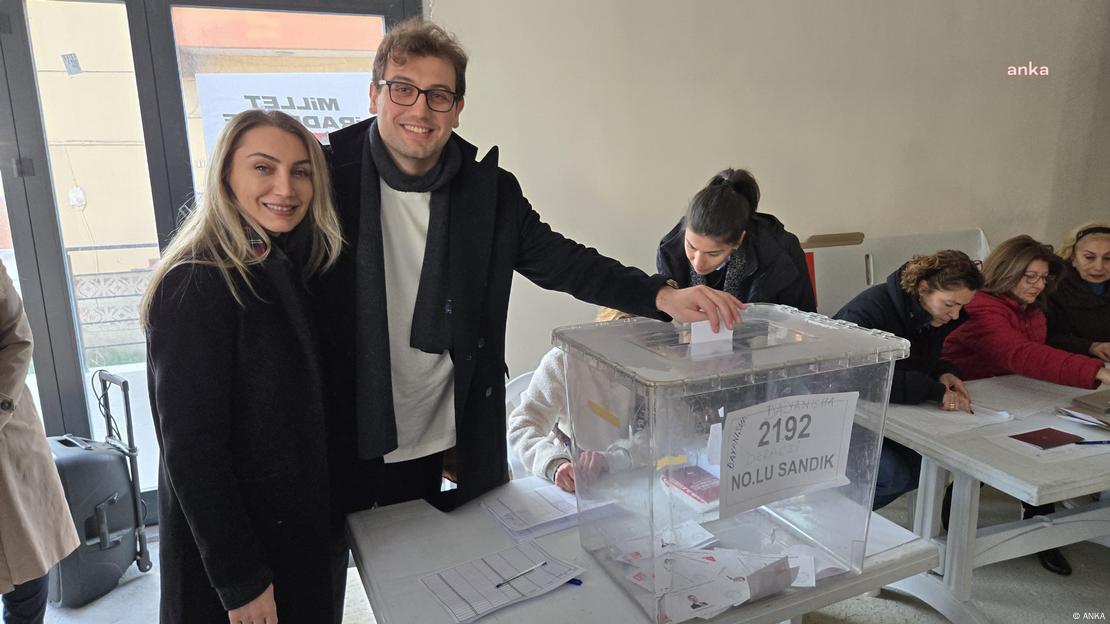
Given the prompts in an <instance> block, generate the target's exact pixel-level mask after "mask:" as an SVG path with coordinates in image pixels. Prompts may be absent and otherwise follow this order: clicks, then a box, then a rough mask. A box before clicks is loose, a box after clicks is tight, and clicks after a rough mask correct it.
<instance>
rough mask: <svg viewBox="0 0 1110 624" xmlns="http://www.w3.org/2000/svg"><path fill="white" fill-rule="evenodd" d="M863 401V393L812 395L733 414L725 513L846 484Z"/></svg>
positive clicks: (724, 474)
mask: <svg viewBox="0 0 1110 624" xmlns="http://www.w3.org/2000/svg"><path fill="white" fill-rule="evenodd" d="M858 399H859V393H858V392H838V393H833V394H809V395H802V396H793V397H784V398H779V399H774V400H772V401H768V402H766V403H760V404H759V405H753V406H750V407H746V408H744V409H739V410H736V411H733V412H729V413H728V415H727V417H726V418H725V424H724V431H723V435H722V436H721V508H720V514H721V515H720V517H721V518H727V517H729V516H735V515H736V514H740V513H743V512H745V511H748V510H750V509H755V508H756V507H759V506H761V505H765V504H767V503H771V502H774V501H777V500H782V499H785V498H790V497H792V496H797V495H799V494H805V493H807V492H814V491H817V490H822V489H825V488H831V487H838V486H841V485H844V484H845V483H847V482H848V479H847V477H846V475H845V471H846V469H847V465H848V464H847V458H848V446H849V444H850V443H851V439H852V422H853V419H854V416H855V412H856V401H857V400H858Z"/></svg>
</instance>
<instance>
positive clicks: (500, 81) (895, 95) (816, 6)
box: [425, 0, 1110, 374]
mask: <svg viewBox="0 0 1110 624" xmlns="http://www.w3.org/2000/svg"><path fill="white" fill-rule="evenodd" d="M425 11H426V13H427V14H428V15H429V17H431V18H432V19H435V20H436V21H438V22H440V23H442V24H443V25H444V26H446V27H447V28H448V29H449V30H451V31H453V32H455V33H456V34H457V35H458V36H459V38H460V39H461V41H462V42H463V44H464V45H465V46H466V47H467V49H468V50H469V52H470V55H471V67H470V70H469V72H468V76H467V83H468V96H467V102H466V109H465V111H464V113H463V115H462V125H461V128H460V132H461V133H462V134H463V135H464V136H465V137H467V138H468V139H469V140H471V141H473V142H475V143H477V144H478V145H479V146H481V147H483V148H488V147H490V146H492V145H499V146H500V148H501V162H502V164H503V165H504V166H505V167H507V168H508V169H509V170H511V171H513V172H514V173H516V174H517V176H518V177H519V178H520V179H521V182H522V184H523V187H524V189H525V193H526V194H527V196H528V197H529V199H530V200H531V201H532V203H533V205H534V206H535V207H536V208H537V210H539V212H540V214H541V215H542V216H543V217H544V218H545V220H547V221H548V222H549V223H551V224H552V225H553V226H554V227H555V228H556V229H557V230H559V231H562V232H563V233H565V234H567V235H569V236H571V237H573V238H576V239H578V240H580V241H583V242H586V243H588V244H591V245H593V246H596V247H598V248H599V249H601V250H602V251H603V252H605V253H607V254H609V255H612V256H614V257H616V258H618V259H620V260H622V261H624V262H626V263H629V264H634V265H637V266H640V267H641V268H644V269H646V270H653V267H654V256H653V254H654V248H655V243H656V242H657V241H658V239H659V237H660V235H661V234H663V233H664V232H666V231H667V230H668V229H669V228H670V227H671V226H672V225H673V224H674V222H675V221H676V220H677V219H678V217H679V216H680V214H681V212H682V211H683V209H684V207H685V204H686V202H687V200H688V199H689V197H690V196H691V195H693V193H694V192H695V191H696V190H697V189H698V188H700V186H701V185H702V184H704V182H705V181H706V180H707V179H708V178H709V177H710V175H711V174H713V173H714V172H715V171H716V170H718V169H720V168H723V167H725V166H742V167H747V168H750V169H752V170H753V171H754V172H755V174H756V176H757V178H758V180H759V182H760V184H761V186H762V188H763V190H764V200H763V204H762V206H761V208H762V209H765V210H766V211H767V212H771V213H773V214H775V215H777V216H778V217H779V218H780V219H782V220H783V221H784V222H785V223H786V225H787V227H788V228H789V229H791V230H792V231H794V232H795V233H797V234H798V235H799V236H801V237H802V238H804V237H806V236H808V235H810V234H815V233H822V232H836V231H851V230H860V231H863V232H865V233H866V234H867V236H869V237H875V236H888V235H901V234H912V233H915V232H937V231H943V230H950V229H963V228H968V227H982V228H983V229H984V230H985V231H986V233H987V236H988V237H989V238H990V240H992V241H994V242H999V241H1001V240H1003V239H1005V238H1007V237H1009V236H1012V235H1015V234H1018V233H1022V232H1026V233H1029V234H1031V235H1033V236H1036V237H1042V238H1045V239H1046V240H1048V241H1051V242H1054V243H1055V242H1058V239H1059V238H1060V236H1061V235H1062V234H1063V232H1064V231H1065V230H1066V229H1067V228H1068V227H1071V226H1072V225H1073V224H1075V223H1077V222H1079V221H1082V220H1085V219H1087V218H1090V217H1092V216H1093V215H1095V214H1103V215H1105V214H1107V211H1108V208H1107V202H1106V197H1107V196H1108V194H1110V176H1108V175H1107V174H1106V172H1107V171H1108V170H1110V141H1108V140H1107V139H1108V134H1110V133H1108V130H1110V79H1108V78H1107V75H1108V72H1107V69H1108V62H1107V61H1108V59H1110V37H1108V36H1107V35H1108V33H1110V3H1106V2H1104V1H1101V0H1089V1H1074V2H1052V1H1049V0H1041V1H1025V2H1014V1H1011V0H989V1H983V2H975V3H967V2H960V1H959V0H937V1H933V2H919V1H917V0H896V1H891V2H887V1H877V0H853V1H847V2H835V3H833V2H827V3H826V2H802V1H786V2H782V1H771V0H767V1H759V2H737V1H735V0H703V1H700V2H696V3H687V2H660V1H645V0H604V1H602V2H597V1H585V0H566V1H560V2H551V1H539V0H431V1H429V2H427V3H426V8H425ZM1030 61H1031V62H1033V63H1034V64H1035V65H1037V66H1047V67H1048V68H1049V72H1050V75H1049V76H1047V77H1036V78H1032V77H1010V76H1007V67H1008V66H1011V65H1026V64H1027V63H1028V62H1030ZM925 251H928V250H925ZM592 314H593V310H592V309H591V308H590V307H589V306H586V305H584V304H580V303H577V302H575V301H573V300H572V299H570V298H569V297H567V296H565V295H561V294H555V293H548V292H545V291H542V290H540V289H539V288H536V287H535V286H533V285H531V284H529V283H527V282H526V281H525V280H523V279H521V278H518V283H517V284H515V285H514V298H513V303H512V307H511V311H510V323H509V353H508V364H509V367H510V370H511V371H512V372H513V373H514V374H515V373H519V372H522V371H524V370H527V369H529V368H532V367H533V366H534V365H535V364H536V363H537V362H538V361H539V358H540V356H541V355H542V353H543V352H544V351H545V350H546V349H547V348H548V345H549V335H550V330H551V328H552V327H556V326H559V325H564V324H568V323H574V322H581V321H585V320H588V319H590V318H591V317H592Z"/></svg>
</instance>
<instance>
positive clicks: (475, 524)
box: [347, 477, 939, 624]
mask: <svg viewBox="0 0 1110 624" xmlns="http://www.w3.org/2000/svg"><path fill="white" fill-rule="evenodd" d="M543 484H544V482H542V481H540V480H539V479H536V478H534V477H533V478H530V479H521V480H516V481H512V482H510V483H509V484H507V485H505V486H503V487H502V488H498V489H497V490H494V491H493V492H491V493H489V494H487V495H486V496H496V495H499V494H502V493H505V492H507V491H512V490H529V489H533V488H535V487H537V486H539V485H543ZM477 503H478V501H473V502H471V503H469V504H467V505H465V506H463V507H461V508H459V509H457V510H455V511H453V512H451V513H449V514H445V513H442V512H440V511H438V510H436V509H435V508H434V507H432V506H431V505H429V504H427V503H426V502H424V501H422V500H421V501H410V502H407V503H401V504H399V505H391V506H389V507H381V508H378V509H371V510H367V511H362V512H358V513H355V514H351V515H350V516H348V517H347V532H348V535H349V537H350V543H351V547H352V551H353V552H354V557H355V562H356V564H357V565H358V569H359V573H360V574H361V575H362V581H363V585H364V587H365V589H366V595H367V597H368V598H369V600H370V606H371V608H372V609H373V610H374V614H375V616H376V617H377V621H378V622H381V623H382V624H416V623H429V624H430V623H445V624H450V623H451V622H452V619H451V617H450V616H449V615H448V614H447V612H446V611H445V610H444V609H443V607H441V606H440V605H439V603H438V602H436V600H435V598H434V597H433V596H432V595H431V593H429V592H428V591H427V589H425V587H424V585H423V584H422V583H421V582H420V577H422V576H424V575H425V574H428V573H430V572H434V571H436V570H439V569H441V568H444V567H448V566H450V565H454V564H457V563H462V562H464V561H468V560H471V559H475V558H477V557H480V556H482V555H485V554H488V553H491V552H495V551H497V550H500V549H502V548H506V547H508V546H511V545H512V543H513V542H512V539H511V538H510V537H509V536H508V534H507V533H505V531H504V530H503V529H501V528H500V526H498V525H497V524H496V522H495V521H494V520H493V519H492V518H491V517H490V516H489V515H488V514H487V513H486V512H485V510H483V509H482V508H481V507H480V506H479V505H478V504H477ZM871 523H872V524H871V526H872V530H871V532H870V535H871V537H872V538H874V539H872V538H869V540H868V556H867V558H866V560H865V563H864V571H863V573H861V574H859V575H854V576H849V575H841V576H838V577H834V578H831V579H827V580H825V581H823V582H822V583H821V584H820V585H819V586H818V587H816V588H813V589H808V590H799V591H793V592H789V593H784V594H780V595H778V596H774V597H771V598H769V599H766V600H762V601H759V602H756V603H754V604H750V605H744V606H743V607H740V608H736V609H733V610H730V611H728V612H726V613H725V614H723V615H721V616H719V617H718V618H715V619H714V620H712V622H720V623H724V622H781V621H783V620H790V619H791V618H797V620H796V621H798V622H800V621H801V615H802V614H804V613H807V612H809V611H813V610H816V609H820V608H822V607H825V606H828V605H830V604H833V603H835V602H839V601H841V600H844V599H846V598H851V597H853V596H857V595H859V594H861V593H864V592H866V591H870V590H873V589H878V588H879V587H881V586H883V585H887V584H890V583H893V582H895V581H897V580H899V579H904V578H907V577H910V576H913V575H916V574H920V573H922V572H924V571H926V570H929V569H931V568H933V567H935V566H936V565H937V564H938V563H939V557H938V550H937V547H936V545H934V544H933V543H931V542H930V541H929V540H924V539H920V538H918V537H917V536H915V535H914V534H912V533H910V532H909V531H906V530H904V529H902V528H901V527H898V526H896V525H894V524H892V523H891V522H889V521H888V520H886V519H885V518H883V517H881V516H878V515H876V514H872V520H871ZM537 542H539V543H540V544H541V545H542V546H543V547H544V548H545V549H547V550H548V552H550V553H551V554H553V555H555V556H556V557H559V558H561V559H564V560H566V561H570V562H572V563H575V564H578V565H580V566H582V567H584V568H586V570H587V572H586V573H585V574H583V575H582V580H583V581H584V583H583V584H582V585H581V586H577V587H576V586H571V585H566V586H564V587H561V588H559V589H557V590H555V591H553V592H551V593H550V594H546V595H544V596H540V597H538V598H535V599H532V600H527V601H524V602H521V603H518V604H515V605H511V606H509V607H506V608H504V609H501V610H498V611H495V612H494V613H492V614H490V615H489V616H486V618H484V619H483V620H482V621H483V622H513V623H514V624H515V623H517V622H529V623H531V624H543V623H556V622H600V621H607V622H614V623H615V622H620V623H621V624H624V623H625V622H648V621H649V620H648V617H647V616H646V615H645V614H644V612H643V610H641V609H640V607H639V605H637V604H636V602H635V601H633V600H632V598H631V597H629V596H628V595H627V594H626V593H625V592H624V590H622V589H620V587H619V586H618V585H617V584H616V582H614V581H613V580H612V579H611V578H610V577H609V576H608V575H607V574H606V573H605V572H604V571H603V570H602V568H601V566H600V565H599V564H598V563H597V562H596V561H595V560H594V559H593V558H592V557H591V556H590V555H589V554H588V553H587V552H586V551H585V550H584V549H583V548H582V545H581V543H580V541H579V538H578V530H577V529H568V530H565V531H562V532H559V533H554V534H551V535H547V536H544V537H541V538H539V539H538V540H537ZM880 551H881V552H880ZM692 621H701V620H692Z"/></svg>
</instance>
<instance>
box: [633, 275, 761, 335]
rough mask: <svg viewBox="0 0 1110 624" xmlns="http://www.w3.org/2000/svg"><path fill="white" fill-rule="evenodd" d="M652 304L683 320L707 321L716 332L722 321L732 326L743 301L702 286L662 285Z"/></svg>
mask: <svg viewBox="0 0 1110 624" xmlns="http://www.w3.org/2000/svg"><path fill="white" fill-rule="evenodd" d="M655 307H656V308H657V309H658V310H659V311H660V312H665V313H667V314H669V315H670V316H671V318H673V319H675V320H676V321H679V322H682V323H693V322H695V321H709V325H710V327H712V328H713V331H714V332H717V331H720V328H721V324H722V323H723V324H724V326H725V327H727V328H728V329H732V327H733V326H734V325H736V324H738V323H739V322H740V311H741V310H743V309H744V304H743V303H741V301H740V300H739V299H737V298H736V297H733V296H732V295H730V294H728V293H727V292H724V291H721V290H715V289H713V288H710V287H708V286H704V285H703V286H691V287H689V288H681V289H679V288H671V287H670V286H663V287H662V288H660V289H659V292H658V293H656V294H655Z"/></svg>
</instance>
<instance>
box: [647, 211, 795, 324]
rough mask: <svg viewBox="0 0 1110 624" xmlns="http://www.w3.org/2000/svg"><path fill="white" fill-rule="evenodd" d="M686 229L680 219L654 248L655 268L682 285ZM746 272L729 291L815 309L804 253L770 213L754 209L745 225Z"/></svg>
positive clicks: (686, 278) (686, 276)
mask: <svg viewBox="0 0 1110 624" xmlns="http://www.w3.org/2000/svg"><path fill="white" fill-rule="evenodd" d="M685 233H686V228H685V226H684V224H683V221H679V222H678V225H676V226H674V227H673V228H671V231H670V232H667V235H666V236H664V237H663V240H661V241H659V247H658V248H657V249H656V251H655V266H656V270H657V271H659V272H660V273H662V274H663V275H666V276H667V277H669V278H672V279H674V281H675V282H677V283H678V285H679V286H680V287H682V288H685V287H687V286H689V285H690V261H689V260H688V259H687V258H686V247H685ZM744 245H745V247H748V249H745V250H744V251H745V252H749V255H748V256H747V259H748V263H747V264H746V265H745V267H744V268H745V271H747V272H748V273H749V275H748V276H747V277H746V278H745V279H744V280H743V284H742V287H743V288H745V290H744V292H734V293H729V294H731V295H732V296H734V297H736V298H737V299H739V300H740V301H744V302H750V303H781V304H783V305H788V306H793V307H795V308H798V309H799V310H804V311H806V312H815V311H817V301H816V299H815V298H814V296H813V285H812V284H811V283H810V280H809V268H808V267H807V266H806V256H805V252H804V251H802V246H801V244H800V243H799V242H798V237H797V236H794V235H793V234H791V233H790V232H788V231H787V230H786V228H785V227H783V225H782V222H781V221H779V220H778V219H776V218H775V217H774V216H772V215H769V214H764V213H761V212H757V213H755V214H754V215H752V220H751V222H750V223H749V224H748V236H747V239H746V240H745V242H744Z"/></svg>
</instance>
